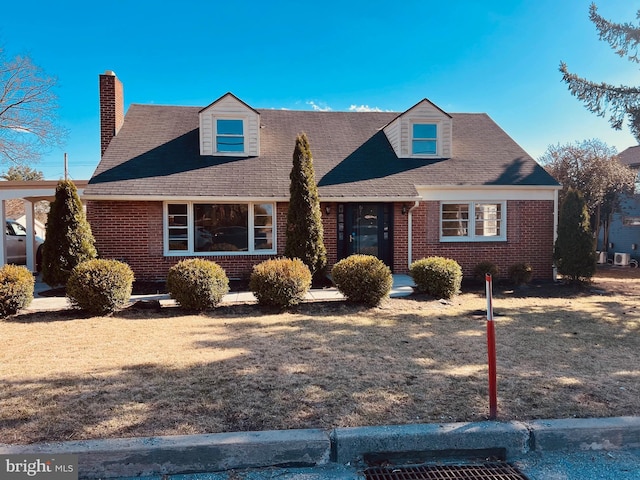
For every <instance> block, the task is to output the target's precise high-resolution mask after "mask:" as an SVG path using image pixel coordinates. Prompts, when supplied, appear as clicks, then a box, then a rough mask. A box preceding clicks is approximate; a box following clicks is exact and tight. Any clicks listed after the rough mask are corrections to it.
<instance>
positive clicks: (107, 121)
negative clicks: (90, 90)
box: [100, 70, 124, 157]
mask: <svg viewBox="0 0 640 480" xmlns="http://www.w3.org/2000/svg"><path fill="white" fill-rule="evenodd" d="M123 122H124V90H123V88H122V82H121V81H120V80H118V77H116V74H115V73H114V72H113V71H111V70H107V71H106V72H104V74H103V75H100V156H101V157H102V155H104V151H105V150H106V149H107V147H108V146H109V142H111V139H112V138H113V137H115V136H116V134H117V133H118V130H120V127H122V123H123Z"/></svg>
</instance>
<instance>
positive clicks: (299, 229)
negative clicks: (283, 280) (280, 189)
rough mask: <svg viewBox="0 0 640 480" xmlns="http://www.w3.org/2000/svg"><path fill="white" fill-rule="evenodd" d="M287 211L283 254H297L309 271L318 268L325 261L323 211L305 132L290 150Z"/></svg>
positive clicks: (293, 256)
mask: <svg viewBox="0 0 640 480" xmlns="http://www.w3.org/2000/svg"><path fill="white" fill-rule="evenodd" d="M289 178H290V179H291V186H290V189H289V191H290V193H291V199H290V201H289V211H288V213H287V243H286V246H285V250H284V254H285V256H287V257H289V258H299V259H300V260H302V261H303V263H304V264H305V265H307V266H308V267H309V270H310V271H311V273H312V274H314V273H317V272H319V271H321V270H322V269H323V268H324V267H325V266H326V264H327V251H326V249H325V246H324V240H323V237H324V232H323V228H322V213H321V211H320V199H319V197H318V186H317V185H316V179H315V173H314V170H313V157H312V156H311V149H310V147H309V140H308V139H307V135H306V134H304V133H302V134H300V135H298V136H297V138H296V146H295V149H294V151H293V168H292V169H291V174H290V175H289Z"/></svg>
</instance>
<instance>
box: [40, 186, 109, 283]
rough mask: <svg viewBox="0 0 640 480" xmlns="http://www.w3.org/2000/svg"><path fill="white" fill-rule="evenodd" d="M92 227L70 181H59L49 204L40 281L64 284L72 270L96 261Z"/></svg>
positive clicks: (76, 191)
mask: <svg viewBox="0 0 640 480" xmlns="http://www.w3.org/2000/svg"><path fill="white" fill-rule="evenodd" d="M96 256H97V253H96V248H95V246H94V238H93V234H92V233H91V226H90V225H89V222H87V218H86V216H85V214H84V210H83V209H82V203H81V202H80V197H78V190H77V189H76V186H75V185H74V184H73V182H71V181H68V180H60V181H59V182H58V186H57V187H56V197H55V200H54V201H53V202H51V210H50V211H49V219H48V221H47V236H46V239H45V241H44V245H43V246H42V279H43V280H44V282H45V283H47V284H48V285H50V286H52V287H53V286H56V285H65V284H66V283H67V280H68V279H69V275H71V271H72V270H73V268H74V267H75V266H76V265H78V264H80V263H82V262H84V261H85V260H91V259H93V258H96Z"/></svg>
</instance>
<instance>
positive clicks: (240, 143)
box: [216, 136, 244, 152]
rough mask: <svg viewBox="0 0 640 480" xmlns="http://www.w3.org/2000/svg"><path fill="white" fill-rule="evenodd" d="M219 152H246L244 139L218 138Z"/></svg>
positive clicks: (217, 146)
mask: <svg viewBox="0 0 640 480" xmlns="http://www.w3.org/2000/svg"><path fill="white" fill-rule="evenodd" d="M216 150H217V151H218V152H244V137H224V136H223V137H220V136H218V137H216Z"/></svg>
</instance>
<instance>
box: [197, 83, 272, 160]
mask: <svg viewBox="0 0 640 480" xmlns="http://www.w3.org/2000/svg"><path fill="white" fill-rule="evenodd" d="M218 120H236V121H241V122H242V130H241V134H240V135H238V133H237V130H236V128H235V125H237V122H230V123H229V122H227V123H226V124H227V125H230V124H233V125H234V129H233V130H234V134H233V136H234V137H235V138H234V141H233V143H234V144H235V147H234V148H233V149H232V150H233V151H229V149H228V148H224V147H222V146H221V145H222V144H223V143H224V142H222V143H221V137H224V136H228V132H218V131H217V127H218V125H221V123H220V122H218ZM240 136H241V137H243V138H239V137H240ZM240 143H242V145H243V148H241V151H239V147H238V144H240ZM200 155H220V156H232V157H253V156H258V155H260V114H259V113H258V112H257V111H256V110H254V109H253V108H251V107H250V106H249V105H247V104H246V103H244V102H243V101H242V100H240V99H238V98H237V97H236V96H235V95H233V94H231V93H227V94H226V95H223V96H222V97H220V98H219V99H218V100H216V101H215V102H213V103H212V104H211V105H209V106H208V107H205V108H204V109H202V110H201V111H200Z"/></svg>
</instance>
